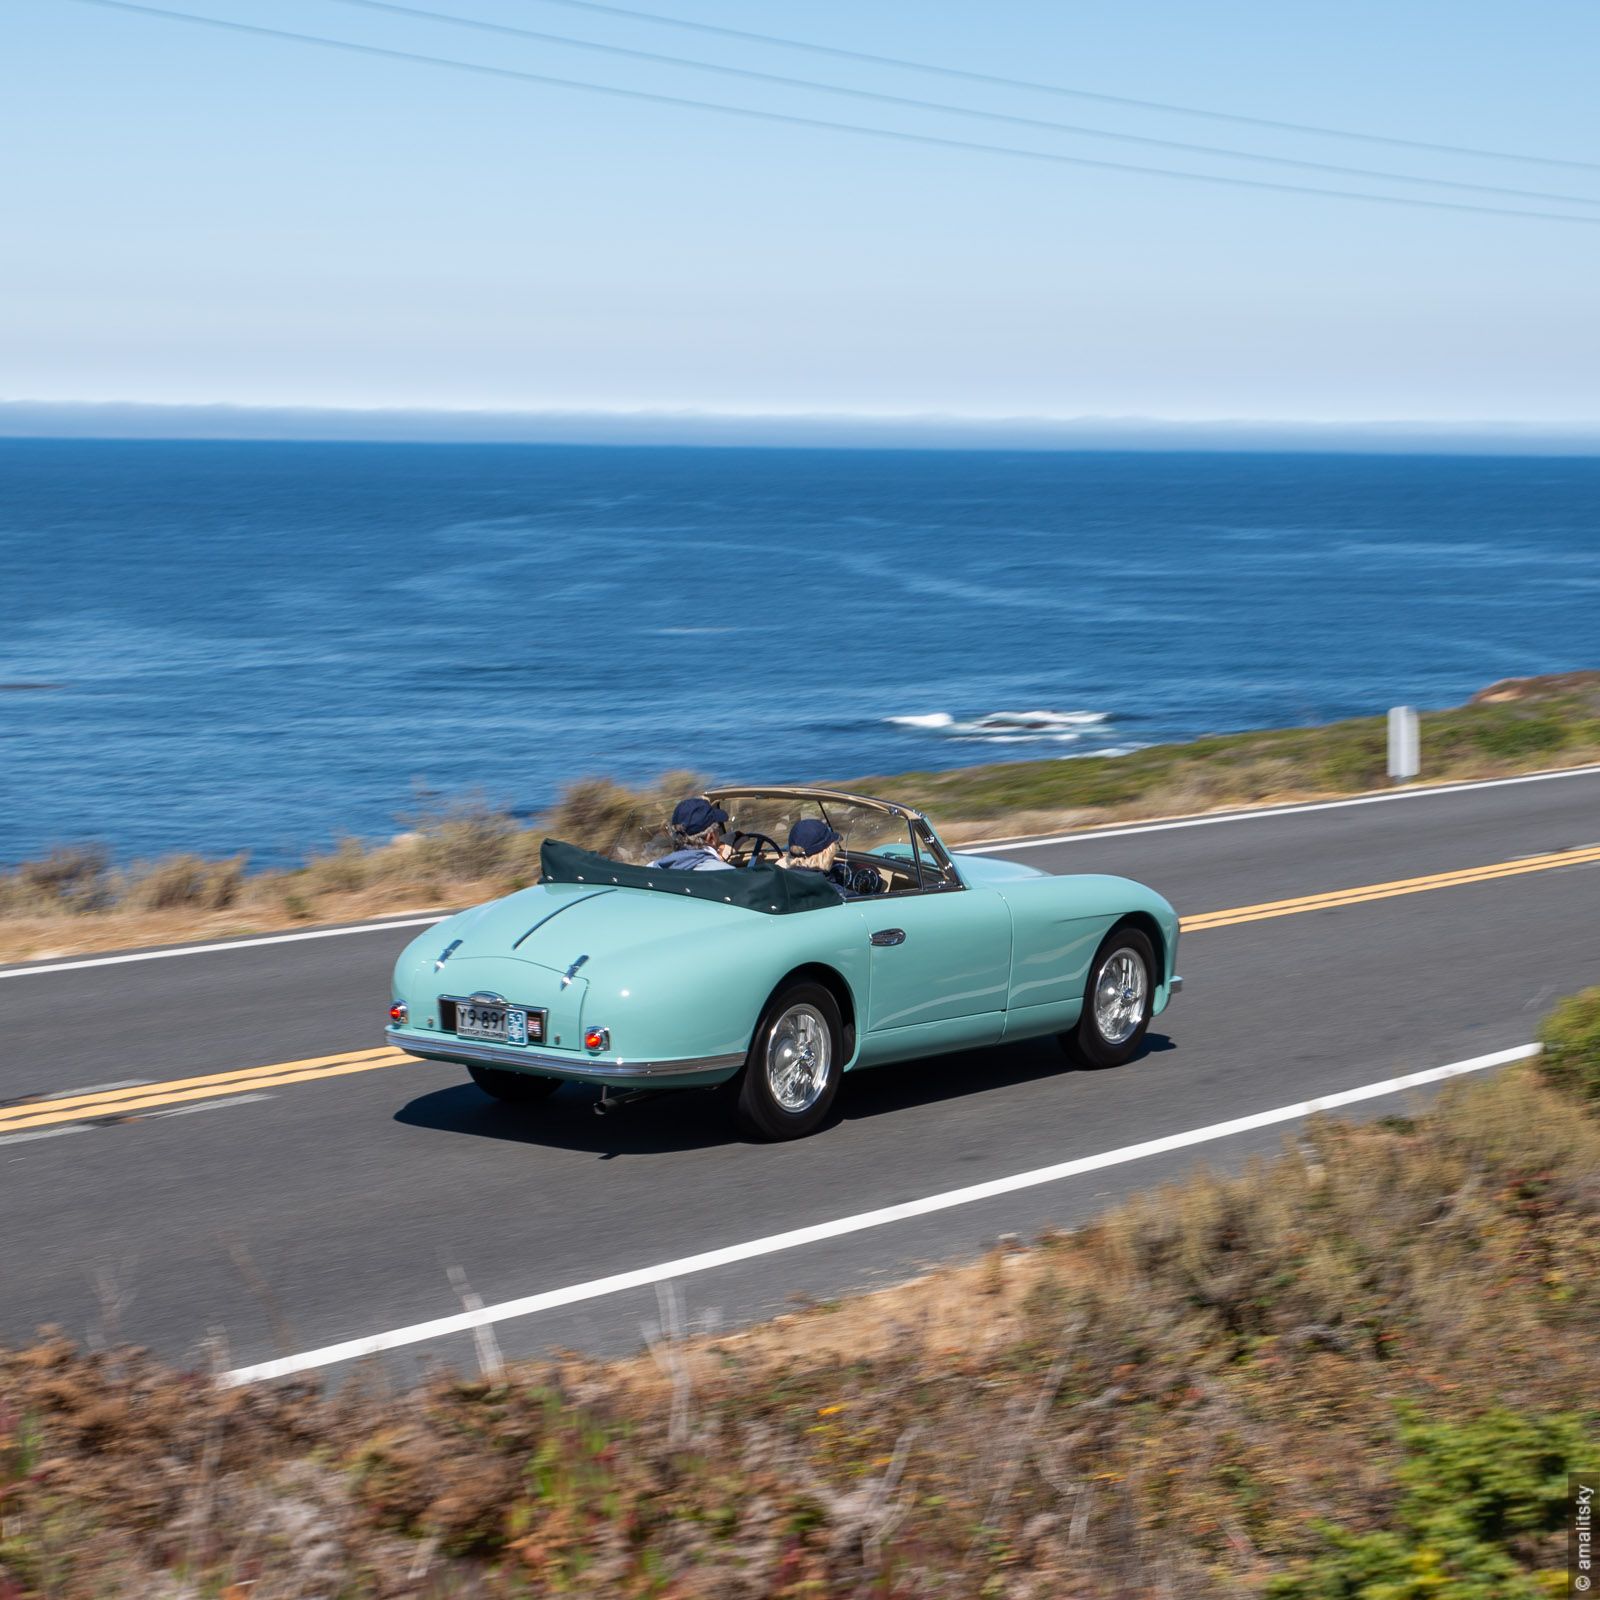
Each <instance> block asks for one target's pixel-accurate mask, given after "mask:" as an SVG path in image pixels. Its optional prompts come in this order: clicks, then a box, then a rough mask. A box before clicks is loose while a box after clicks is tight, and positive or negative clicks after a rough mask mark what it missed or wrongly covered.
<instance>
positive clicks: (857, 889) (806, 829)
mask: <svg viewBox="0 0 1600 1600" xmlns="http://www.w3.org/2000/svg"><path fill="white" fill-rule="evenodd" d="M778 865H779V866H782V867H789V868H791V869H793V868H795V867H799V868H801V869H803V870H809V871H811V872H820V873H821V874H822V875H823V877H825V878H826V879H827V880H828V882H829V883H831V884H832V885H833V887H834V888H835V889H837V890H838V891H839V893H840V894H842V895H843V896H844V898H845V899H846V900H854V899H856V898H857V897H858V896H860V895H867V894H882V893H883V890H884V882H883V874H882V873H881V872H879V871H878V869H877V868H876V867H852V866H851V865H850V863H849V861H847V860H846V859H845V854H844V835H843V834H842V833H838V832H836V831H835V830H834V829H833V828H830V827H829V826H828V824H827V823H826V822H824V821H823V820H822V819H821V818H820V817H802V818H801V819H800V820H799V821H798V822H797V823H795V825H794V826H793V827H792V828H791V829H790V830H789V854H788V855H787V856H786V857H785V858H784V859H783V860H782V861H780V862H779V863H778Z"/></svg>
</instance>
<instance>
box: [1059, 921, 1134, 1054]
mask: <svg viewBox="0 0 1600 1600" xmlns="http://www.w3.org/2000/svg"><path fill="white" fill-rule="evenodd" d="M1156 983H1157V978H1156V952H1155V947H1154V946H1153V945H1152V944H1151V943H1150V940H1149V937H1148V935H1146V934H1144V933H1141V932H1140V931H1139V929H1138V928H1113V929H1112V930H1111V932H1110V933H1109V934H1107V935H1106V937H1105V940H1104V941H1103V942H1102V944H1101V946H1100V948H1099V949H1098V950H1097V951H1095V956H1094V960H1093V962H1091V963H1090V966H1089V979H1088V982H1087V984H1086V985H1085V986H1084V991H1083V1014H1082V1015H1081V1016H1080V1017H1079V1018H1078V1026H1077V1027H1076V1028H1074V1029H1073V1031H1072V1032H1071V1033H1070V1034H1064V1035H1063V1036H1062V1042H1063V1043H1064V1044H1065V1045H1066V1046H1067V1048H1068V1050H1069V1051H1070V1052H1071V1053H1072V1054H1073V1055H1075V1056H1077V1057H1078V1058H1079V1059H1080V1060H1081V1061H1084V1062H1087V1063H1088V1064H1089V1065H1090V1066H1092V1067H1120V1066H1121V1065H1122V1064H1123V1063H1124V1062H1127V1061H1131V1060H1133V1058H1134V1056H1136V1055H1137V1054H1138V1053H1139V1046H1140V1045H1142V1044H1143V1043H1144V1036H1145V1033H1146V1031H1147V1030H1148V1029H1149V1027H1150V1015H1151V1009H1150V1008H1151V1006H1152V1005H1153V1004H1154V1003H1155V993H1156Z"/></svg>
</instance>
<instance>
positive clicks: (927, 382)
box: [0, 0, 1600, 424]
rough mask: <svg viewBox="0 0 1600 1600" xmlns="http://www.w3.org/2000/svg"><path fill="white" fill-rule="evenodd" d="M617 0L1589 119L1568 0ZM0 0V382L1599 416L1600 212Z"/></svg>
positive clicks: (1248, 138)
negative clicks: (1298, 191)
mask: <svg viewBox="0 0 1600 1600" xmlns="http://www.w3.org/2000/svg"><path fill="white" fill-rule="evenodd" d="M158 3H159V0H158ZM172 3H173V4H175V5H177V6H179V7H180V8H183V9H189V10H193V11H208V12H210V13H211V14H212V15H216V16H226V17H232V18H235V19H238V20H249V21H257V22H264V23H268V24H270V25H275V26H279V27H287V28H297V29H302V30H305V31H308V32H314V33H323V34H331V35H337V36H339V37H343V38H347V39H361V40H367V41H371V42H374V43H383V44H387V45H391V46H393V47H395V48H398V49H402V50H418V51H427V52H436V53H439V54H445V55H453V56H457V57H461V58H464V59H473V60H478V61H484V62H495V63H500V64H504V65H508V66H518V67H523V68H526V69H527V70H530V71H535V72H547V73H553V74H557V75H570V76H572V77H579V78H587V79H591V80H594V81H597V82H605V83H611V84H617V85H623V86H632V87H637V88H644V89H652V90H658V91H661V92H665V93H669V94H684V95H689V96H700V97H704V98H706V99H712V100H720V101H724V102H727V103H730V104H744V105H753V106H764V107H767V108H770V109H775V110H784V111H791V112H794V113H796V114H799V115H806V116H820V117H824V118H832V119H839V120H845V121H860V122H868V123H874V124H877V125H882V126H895V127H901V128H912V129H917V130H920V131H924V132H928V133H933V134H939V135H945V136H950V137H955V138H971V139H977V140H984V141H990V140H992V141H994V142H999V143H1015V144H1022V145H1031V146H1033V147H1035V148H1039V149H1055V150H1060V151H1062V152H1065V153H1069V154H1082V155H1086V156H1098V157H1102V158H1104V159H1110V160H1126V161H1132V162H1140V161H1150V162H1153V163H1154V164H1159V165H1175V166H1187V167H1190V168H1192V169H1194V170H1211V171H1218V172H1227V173H1236V174H1240V175H1259V176H1261V177H1266V178H1274V177H1282V178H1284V179H1285V180H1286V181H1289V182H1305V183H1310V184H1316V183H1319V182H1322V183H1327V184H1330V185H1335V186H1336V185H1338V184H1339V182H1340V180H1338V179H1334V178H1332V177H1329V178H1324V179H1319V178H1317V177H1316V176H1315V175H1313V174H1310V173H1298V174H1297V173H1294V172H1287V171H1285V172H1282V173H1275V172H1273V171H1272V170H1271V169H1269V168H1260V167H1256V166H1253V165H1252V164H1249V163H1244V162H1234V161H1223V160H1220V159H1215V158H1205V157H1200V156H1193V157H1188V156H1182V155H1178V154H1176V153H1167V154H1163V153H1162V152H1158V151H1149V152H1140V151H1139V150H1137V149H1136V148H1134V147H1131V146H1121V147H1119V146H1117V145H1115V144H1111V143H1106V142H1102V141H1098V140H1090V139H1086V138H1077V137H1068V136H1066V135H1054V134H1044V133H1029V132H1026V131H1024V130H1022V129H1007V128H1003V127H997V126H996V127H991V126H985V125H983V124H980V123H971V122H966V121H964V120H959V119H955V118H949V117H941V116H937V115H934V114H915V113H912V112H909V111H897V110H892V109H890V108H888V107H884V106H868V105H863V104H853V103H851V102H849V101H845V100H837V99H834V98H832V97H827V96H822V95H815V94H809V93H802V92H800V91H790V90H781V89H776V88H773V87H770V86H766V87H764V86H761V85H757V84H754V83H750V82H736V81H733V80H728V79H720V78H717V77H713V76H710V75H706V74H701V73H695V72H689V71H680V70H674V69H669V68H667V67H664V66H652V65H646V64H643V63H631V62H627V61H622V60H616V59H605V58H601V57H596V56H591V55H589V54H587V53H585V52H580V51H577V50H572V49H567V48H562V47H558V46H554V45H539V44H535V43H532V42H521V41H512V40H508V39H494V38H489V37H486V36H477V35H474V34H472V33H468V32H465V31H462V30H457V29H454V28H450V27H446V26H442V25H437V24H425V23H422V22H414V21H410V20H407V19H401V18H396V17H387V16H378V15H375V14H371V13H364V12H361V11H358V10H355V9H352V8H349V7H347V6H344V5H340V4H337V3H335V0H271V3H270V4H269V3H268V0H187V3H186V0H172ZM419 3H422V4H428V3H429V0H419ZM638 4H639V5H640V7H641V8H643V9H656V10H660V11H664V12H667V13H670V14H675V15H680V16H688V17H695V18H698V19H701V20H705V21H714V22H723V23H727V24H730V25H733V26H740V27H746V28H752V29H759V30H763V31H768V32H773V33H784V34H791V35H798V36H801V37H806V38H812V39H815V40H818V41H823V42H829V43H836V44H843V45H847V46H851V47H854V48H859V49H864V50H869V51H879V52H883V53H887V54H894V55H905V56H917V57H921V58H924V59H927V60H932V61H939V62H946V63H950V64H955V65H962V66H968V67H973V68H977V69H979V70H982V71H988V72H994V73H997V74H1003V75H1017V76H1024V77H1030V78H1036V79H1040V78H1042V79H1047V80H1050V81H1054V82H1059V83H1063V84H1067V85H1071V86H1078V87H1084V88H1093V89H1098V90H1102V91H1104V92H1107V93H1113V94H1124V95H1133V96H1139V97H1145V98H1151V99H1158V100H1171V101H1178V102H1184V103H1188V104H1193V105H1200V106H1210V107H1216V108H1219V109H1226V110H1231V111H1236V112H1244V113H1248V114H1252V115H1259V116H1263V117H1269V118H1283V119H1288V120H1293V121H1296V122H1311V123H1326V124H1332V125H1335V126H1341V127H1349V128H1359V129H1366V130H1371V131H1375V132H1383V133H1387V134H1392V135H1396V136H1399V137H1404V138H1413V139H1425V140H1440V141H1445V142H1450V143H1461V144H1468V145H1474V146H1482V147H1488V148H1494V149H1504V150H1514V151H1525V152H1529V153H1535V154H1544V155H1550V156H1559V157H1565V158H1570V159H1576V160H1587V161H1590V162H1597V163H1600V98H1597V97H1596V95H1595V93H1594V66H1595V62H1596V61H1597V60H1600V8H1597V7H1596V6H1594V5H1593V4H1592V0H1570V3H1545V0H1531V3H1530V4H1528V5H1526V6H1522V7H1510V6H1507V5H1505V4H1504V3H1503V0H1499V3H1493V4H1490V3H1479V0H1457V3H1454V4H1452V5H1450V6H1448V7H1446V6H1442V5H1439V4H1437V3H1434V4H1423V3H1421V0H1383V3H1381V4H1379V3H1368V0H1354V3H1351V0H1341V3H1339V4H1333V3H1331V0H1321V3H1313V4H1306V5H1296V6H1283V5H1267V4H1265V3H1253V0H1252V3H1243V0H1233V3H1229V0H1218V3H1214V4H1210V5H1207V6H1205V7H1199V6H1195V5H1193V4H1192V0H1191V3H1189V4H1182V3H1177V0H1122V3H1120V4H1118V5H1117V6H1115V7H1112V6H1104V5H1102V6H1094V7H1091V6H1087V5H1083V4H1075V3H1071V0H1057V3H1052V4H1045V3H1040V0H1009V3H1005V0H1001V3H995V4H989V5H982V6H980V5H978V4H977V3H975V0H961V3H954V0H921V3H912V0H876V3H875V4H873V5H871V6H868V7H862V6H859V5H846V4H844V3H842V0H814V3H813V4H812V5H810V6H808V7H805V8H800V9H797V8H794V7H780V6H777V5H774V4H771V3H760V4H757V3H747V4H744V5H737V4H734V3H733V0H638ZM432 7H433V9H437V10H448V11H454V12H456V13H457V14H463V15H468V14H470V15H475V16H479V17H485V18H492V19H496V20H500V21H506V22H513V23H519V24H521V25H523V26H528V27H533V28H540V29H544V30H547V31H551V32H556V33H565V34H571V35H580V36H584V37H588V38H591V39H598V40H605V41H610V42H615V43H622V44H630V45H635V46H640V47H643V48H647V49H656V50H661V51H665V52H668V53H674V54H681V55H687V56H698V57H703V58H706V59H714V60H719V61H723V62H728V63H732V64H736V65H743V66H750V67H757V68H761V69H764V70H769V71H774V72H780V73H788V74H791V75H798V76H811V77H818V78H827V79H830V80H832V81H834V82H838V83H848V84H853V85H857V86H860V87H867V88H873V89H882V90H888V91H890V92H895V93H903V94H908V95H913V96H921V97H924V98H931V99H941V100H959V101H962V102H964V103H966V104H969V105H973V106H980V107H985V108H988V109H992V110H1001V111H1007V112H1013V113H1018V114H1022V115H1028V116H1038V117H1044V118H1051V119H1056V120H1063V121H1075V122H1081V123H1086V124H1092V125H1094V126H1097V127H1101V128H1105V129H1111V130H1118V131H1124V132H1137V133H1143V134H1151V135H1157V136H1160V137H1170V138H1178V139H1196V140H1200V141H1204V142H1209V143H1215V144H1230V145H1237V146H1240V147H1243V148H1250V149H1255V150H1259V151H1265V152H1270V153H1274V154H1278V155H1287V156H1295V157H1301V158H1304V159H1308V160H1317V161H1330V162H1345V163H1349V164H1353V165H1364V166H1372V167H1387V168H1390V169H1392V170H1395V171H1402V170H1404V171H1411V172H1415V173H1425V174H1429V175H1432V176H1437V177H1448V178H1456V179H1461V180H1466V181H1472V182H1484V183H1499V184H1506V185H1510V186H1513V187H1519V188H1527V189H1542V190H1553V191H1561V192H1564V193H1570V194H1578V195H1593V196H1596V197H1597V199H1600V170H1592V171H1577V170H1568V169H1561V168H1555V167H1546V168H1541V167H1535V166H1523V165H1517V164H1513V163H1509V162H1494V161H1488V160H1479V159H1466V158H1456V157H1450V156H1444V155H1428V154H1424V153H1422V152H1419V151H1404V150H1394V149H1381V148H1378V147H1375V146H1363V145H1359V144H1353V143H1345V142H1343V141H1338V140H1331V139H1322V138H1312V137H1309V136H1299V135H1294V134H1289V133H1274V132H1269V131H1267V130H1264V129H1247V128H1242V127H1229V126H1225V125H1223V124H1218V123H1210V122H1204V121H1199V120H1196V119H1191V118H1185V117H1180V116H1176V115H1166V114H1158V113H1154V112H1143V111H1134V110H1132V109H1125V108H1114V107H1109V106H1100V105H1093V104H1089V103H1086V102H1075V101H1071V100H1063V99H1053V98H1050V97H1046V96H1043V95H1038V94H1029V93H1025V92H1023V91H1020V90H1008V89H1001V88H983V87H980V86H977V85H961V84H957V83H953V82H950V81H948V80H940V79H937V78H931V77H924V76H921V75H918V74H913V73H907V72H897V71H893V70H891V69H888V68H883V67H867V66H864V65H854V64H850V63H844V62H824V61H822V60H820V59H817V58H812V57H808V56H803V55H798V54H794V53H790V52H786V51H780V50H775V49H769V48H766V47H762V46H758V45H755V44H743V43H737V42H735V41H731V40H719V39H712V38H706V37H696V36H693V35H690V34H686V33H681V32H678V31H676V30H673V29H669V28H664V27H657V26H651V25H647V24H645V23H642V22H634V21H628V20H624V19H621V18H607V17H602V16H599V15H596V14H589V13H582V12H577V11H573V10H569V9H566V8H563V7H560V6H557V5H552V4H548V3H545V0H432ZM4 9H5V15H4V18H3V21H0V148H3V149H4V150H5V151H6V153H7V159H6V161H5V162H4V164H3V167H0V216H3V218H4V223H3V236H4V243H3V247H0V399H12V400H16V399H32V400H44V401H63V400H123V401H150V402H167V403H205V402H227V403H232V404H241V405H294V406H338V407H370V406H383V407H419V408H488V409H498V408H506V409H547V408H554V409H559V410H584V409H591V408H592V409H601V410H606V409H635V408H643V409H650V410H668V411H677V410H689V411H714V412H735V413H741V412H744V413H764V412H799V413H809V412H819V411H820V412H846V413H848V412H864V413H873V414H902V413H939V414H953V415H962V416H976V417H995V416H1047V417H1073V416H1081V415H1094V416H1118V415H1139V416H1152V417H1165V418H1176V419H1189V418H1228V417H1249V418H1263V419H1269V420H1274V419H1290V418H1304V419H1313V420H1323V419H1371V418H1396V419H1421V418H1426V419H1440V420H1444V421H1452V420H1473V419H1494V420H1506V421H1511V422H1521V423H1531V424H1542V423H1555V422H1563V421H1573V420H1582V419H1588V420H1594V419H1600V226H1576V225H1571V224H1561V223H1554V222H1540V221H1528V220H1520V219H1513V218H1510V217H1503V216H1479V215H1467V214H1456V213H1451V212H1447V211H1428V210H1408V209H1402V208H1398V207H1388V206H1375V205H1374V206H1369V205H1361V204H1356V203H1352V202H1344V201H1333V200H1322V199H1315V198H1312V197H1309V196H1300V195H1290V194H1274V193H1267V192H1259V191H1250V190H1234V189H1226V188H1216V187H1211V186H1209V185H1201V184H1185V183H1176V182H1171V181H1168V180H1164V179H1159V178H1154V177H1141V176H1136V175H1133V174H1120V173H1111V172H1098V171H1094V170H1090V169H1080V168H1073V167H1068V166H1048V165H1042V164H1034V163H1028V162H1020V161H1010V160H1005V159H1001V158H998V157H994V156H988V155H981V154H977V153H962V152H957V151H952V150H943V149H932V148H923V147H913V146H901V145H895V144H888V143H880V142H877V141H872V140H867V139H862V138H858V137H854V136H851V135H847V134H843V133H832V132H823V131H819V130H807V129H800V128H794V127H786V126H777V125H762V124H756V123H748V122H742V121H734V120H732V119H726V118H723V117H718V116H713V115H710V114H707V113H697V112H691V111H686V110H675V109H670V108H666V107H659V106H651V105H645V104H640V103H635V102H627V101H620V100H611V99H605V98H601V97H598V96H591V95H586V94H583V93H580V92H577V91H573V90H567V89H560V88H554V87H540V86H535V85H532V84H525V83H510V82H497V81H493V80H490V79H485V78H479V77H472V76H467V75H458V74H455V73H451V72H446V71H442V70H438V69H433V68H428V67H423V66H412V65H405V64H400V63H395V62H387V61H378V60H372V59H365V58H359V57H354V56H346V55H342V54H335V53H332V52H321V51H317V50H313V49H311V48H309V47H305V46H300V45H296V44H291V43H288V42H280V41H275V40H270V39H265V38H245V37H241V36H235V35H228V34H223V33H217V32H212V31H210V30H203V29H199V28H192V27H187V26H183V25H180V24H177V23H169V22H164V21H158V20H155V19H153V18H146V17H136V16H131V15H124V14H118V13H114V12H111V11H106V10H101V9H98V8H94V7H90V6H84V5H79V4H75V3H72V0H7V3H6V5H5V8H4ZM1352 181H1354V180H1352ZM1370 186H1371V187H1379V186H1378V185H1370ZM1396 192H1399V191H1396ZM1406 192H1417V193H1422V192H1425V191H1406ZM1440 197H1441V198H1449V196H1447V195H1443V194H1441V195H1440ZM1463 198H1468V199H1470V198H1471V197H1470V196H1467V197H1463ZM1484 199H1485V203H1487V204H1504V205H1506V206H1508V207H1516V206H1519V205H1530V206H1537V204H1538V203H1537V202H1525V201H1518V200H1515V199H1512V198H1509V197H1508V198H1506V199H1504V200H1503V201H1499V202H1497V201H1494V200H1492V199H1490V198H1489V197H1484ZM1568 209H1576V208H1571V207H1569V208H1568ZM1591 214H1592V215H1594V216H1595V217H1596V218H1600V205H1597V206H1595V207H1594V208H1592V209H1591Z"/></svg>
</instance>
